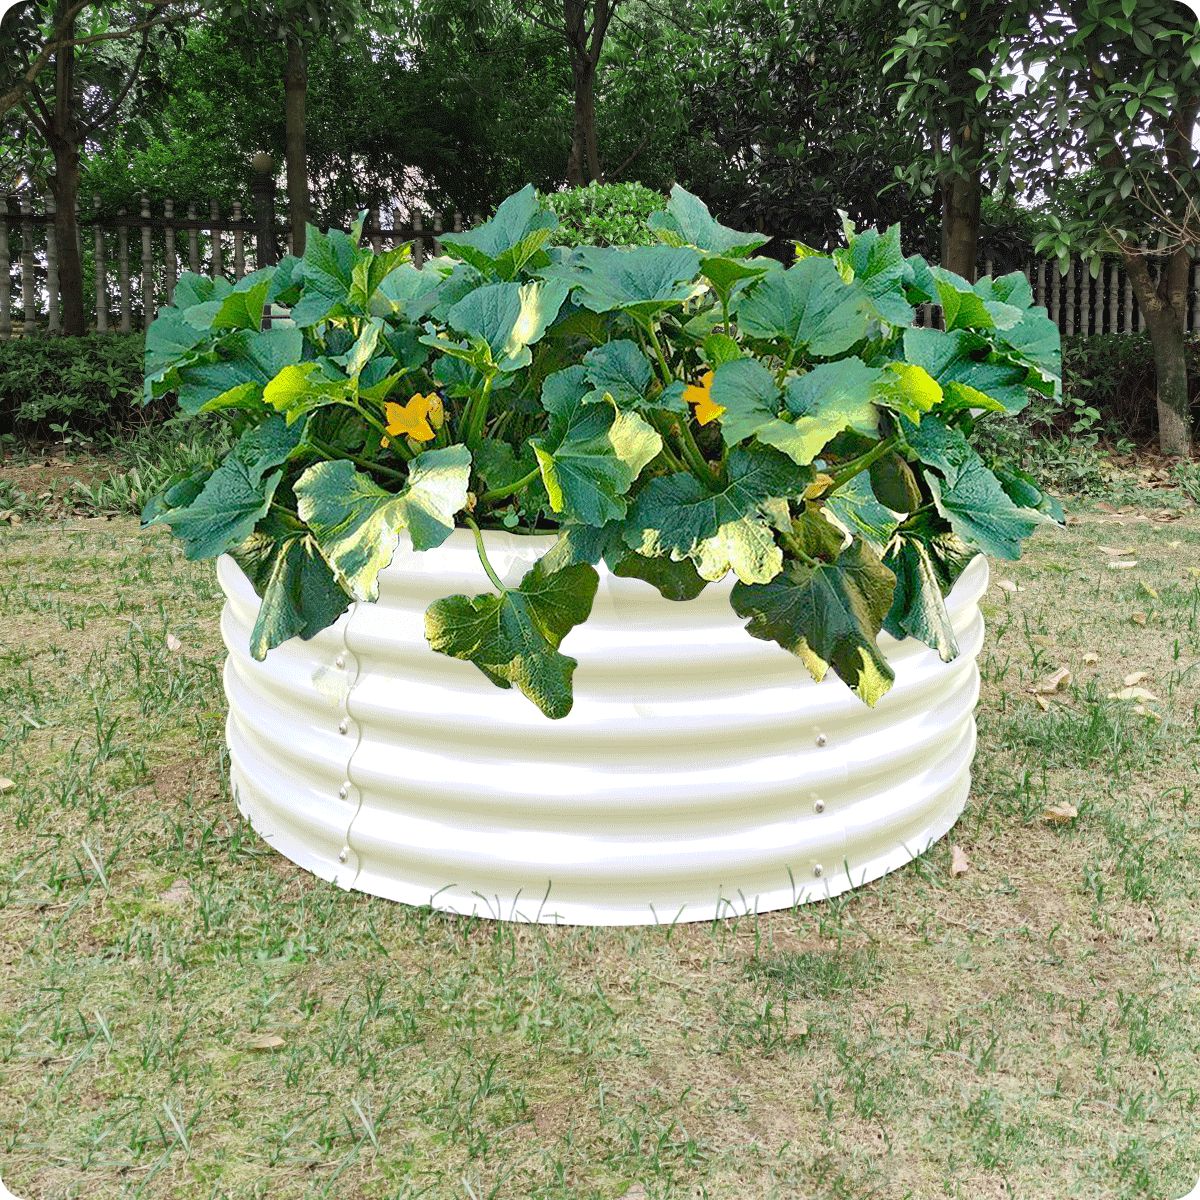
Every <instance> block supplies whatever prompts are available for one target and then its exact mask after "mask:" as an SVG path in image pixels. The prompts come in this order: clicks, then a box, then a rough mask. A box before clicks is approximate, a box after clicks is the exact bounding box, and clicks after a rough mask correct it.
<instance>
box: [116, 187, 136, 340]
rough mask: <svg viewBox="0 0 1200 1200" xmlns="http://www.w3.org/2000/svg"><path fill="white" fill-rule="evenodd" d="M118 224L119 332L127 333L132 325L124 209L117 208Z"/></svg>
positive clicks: (126, 229) (127, 227)
mask: <svg viewBox="0 0 1200 1200" xmlns="http://www.w3.org/2000/svg"><path fill="white" fill-rule="evenodd" d="M117 217H118V219H119V220H120V222H121V223H120V225H118V226H117V282H118V284H119V285H120V288H121V332H122V333H128V332H129V330H130V328H131V327H132V321H131V318H130V311H131V309H132V307H133V306H132V304H131V303H130V300H129V226H128V225H126V224H125V210H124V209H123V208H118V209H117Z"/></svg>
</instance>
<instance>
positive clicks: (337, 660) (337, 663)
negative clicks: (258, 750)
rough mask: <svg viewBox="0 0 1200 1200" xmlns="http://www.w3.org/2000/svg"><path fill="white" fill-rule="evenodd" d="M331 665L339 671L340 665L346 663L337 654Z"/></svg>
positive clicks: (342, 665)
mask: <svg viewBox="0 0 1200 1200" xmlns="http://www.w3.org/2000/svg"><path fill="white" fill-rule="evenodd" d="M333 665H334V666H335V667H337V668H338V670H339V671H340V670H341V669H342V667H344V666H345V665H346V660H345V659H344V658H343V657H342V656H341V655H340V654H339V655H338V656H337V658H335V659H334V660H333Z"/></svg>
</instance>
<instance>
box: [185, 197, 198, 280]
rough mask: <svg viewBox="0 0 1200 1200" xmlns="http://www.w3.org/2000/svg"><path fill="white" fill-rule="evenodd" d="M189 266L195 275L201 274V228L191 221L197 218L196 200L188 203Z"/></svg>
mask: <svg viewBox="0 0 1200 1200" xmlns="http://www.w3.org/2000/svg"><path fill="white" fill-rule="evenodd" d="M187 219H188V266H189V267H190V268H191V272H192V274H193V275H199V274H200V230H199V229H197V228H196V226H195V225H193V224H192V223H191V222H193V221H195V220H196V202H195V200H192V201H190V202H189V203H188V215H187Z"/></svg>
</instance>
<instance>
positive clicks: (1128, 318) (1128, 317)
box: [1122, 271, 1133, 333]
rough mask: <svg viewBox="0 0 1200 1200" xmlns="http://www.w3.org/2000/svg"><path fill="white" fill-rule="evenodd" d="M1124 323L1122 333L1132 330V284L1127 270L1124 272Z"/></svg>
mask: <svg viewBox="0 0 1200 1200" xmlns="http://www.w3.org/2000/svg"><path fill="white" fill-rule="evenodd" d="M1124 307H1125V324H1124V327H1123V329H1122V332H1123V333H1132V332H1133V286H1132V284H1131V283H1130V280H1129V272H1128V271H1126V272H1125V306H1124Z"/></svg>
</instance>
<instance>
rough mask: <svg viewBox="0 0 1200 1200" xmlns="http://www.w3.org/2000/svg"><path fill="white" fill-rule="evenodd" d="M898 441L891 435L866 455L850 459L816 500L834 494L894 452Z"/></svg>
mask: <svg viewBox="0 0 1200 1200" xmlns="http://www.w3.org/2000/svg"><path fill="white" fill-rule="evenodd" d="M899 441H900V439H899V438H898V437H897V436H896V435H895V434H893V435H892V436H891V437H890V438H886V439H885V440H884V441H882V442H880V443H879V445H878V446H876V447H874V448H873V449H871V450H868V451H867V452H866V454H862V455H859V457H858V458H854V459H851V460H850V461H849V462H848V463H846V465H845V466H844V467H842V469H841V470H840V471H838V473H837V474H836V475H835V476H834V477H833V482H832V483H830V484H829V486H828V487H826V488H825V490H824V491H823V492H822V493H821V495H820V497H818V499H824V497H826V496H829V495H831V494H832V493H834V492H836V491H837V490H838V488H840V487H841V486H842V485H843V484H844V483H848V482H849V481H850V480H851V479H853V478H854V476H855V475H859V474H861V473H862V472H863V471H865V470H866V469H867V468H868V467H869V466H870V465H871V464H872V463H873V462H876V461H878V460H879V459H881V458H882V457H883V456H884V455H885V454H889V453H890V452H891V451H892V450H894V449H895V447H896V445H897V443H898V442H899Z"/></svg>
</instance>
